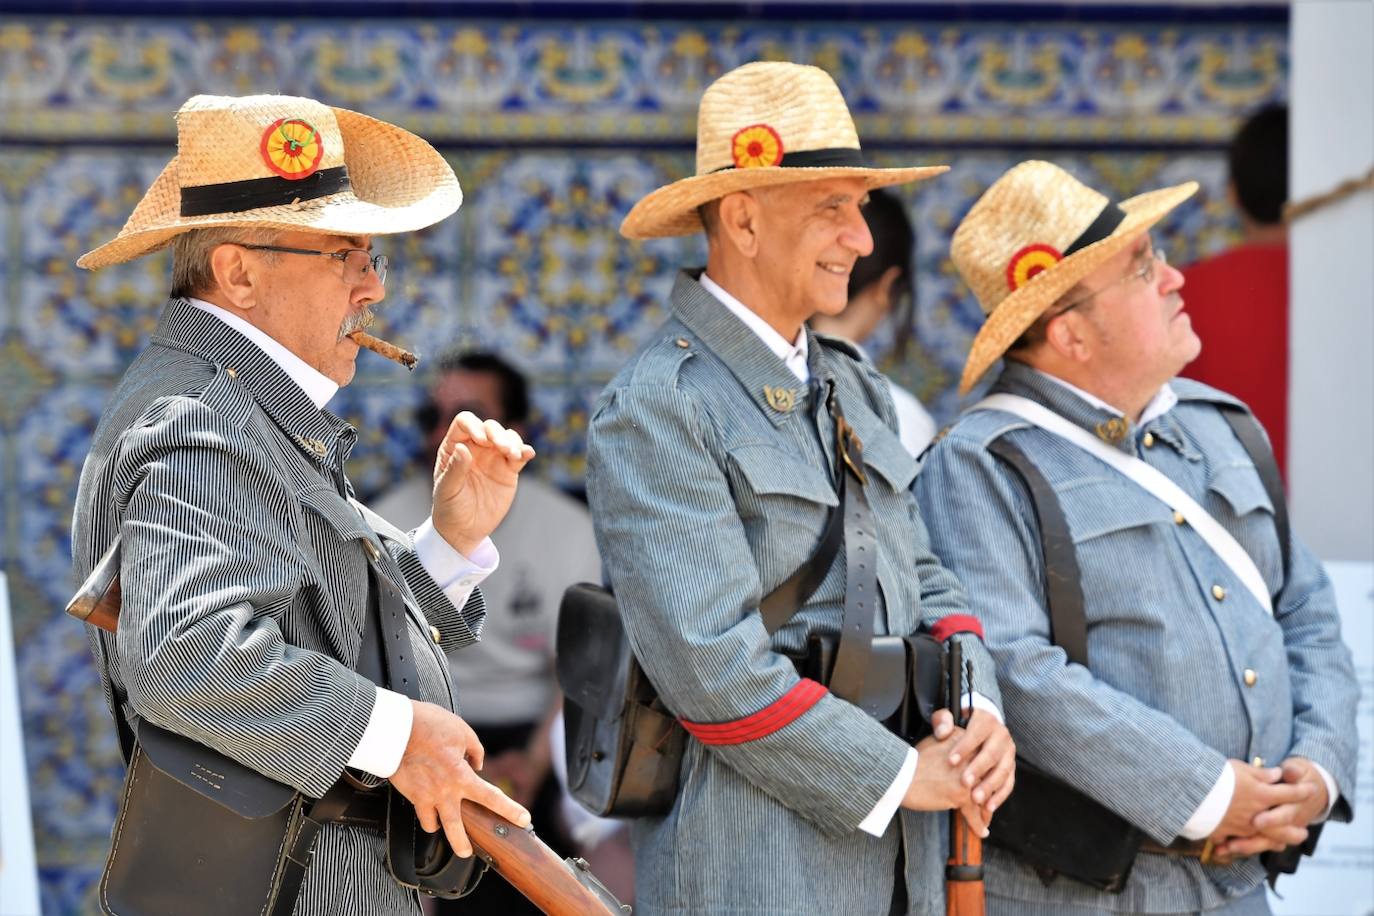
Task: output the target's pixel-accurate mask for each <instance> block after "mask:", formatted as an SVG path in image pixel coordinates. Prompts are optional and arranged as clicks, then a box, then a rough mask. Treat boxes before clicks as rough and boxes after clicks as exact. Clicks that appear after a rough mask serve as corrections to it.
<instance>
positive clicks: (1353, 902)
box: [1269, 563, 1374, 916]
mask: <svg viewBox="0 0 1374 916" xmlns="http://www.w3.org/2000/svg"><path fill="white" fill-rule="evenodd" d="M1326 571H1327V574H1328V575H1330V576H1331V581H1332V583H1333V584H1334V585H1335V586H1336V604H1337V606H1338V607H1339V608H1340V609H1341V636H1342V637H1343V638H1344V639H1345V644H1346V645H1348V646H1349V647H1350V651H1351V652H1353V653H1354V655H1355V675H1356V677H1358V678H1359V680H1360V709H1359V729H1360V759H1359V763H1358V766H1357V770H1356V773H1357V777H1356V785H1355V791H1354V793H1353V795H1354V801H1355V822H1354V823H1353V824H1327V825H1326V827H1325V828H1324V829H1323V830H1322V837H1321V842H1320V843H1319V845H1318V846H1317V854H1316V855H1315V856H1313V857H1312V858H1311V859H1307V860H1306V861H1304V862H1303V863H1302V867H1300V868H1299V869H1298V873H1297V874H1296V875H1285V876H1283V877H1282V878H1280V879H1279V884H1278V892H1279V894H1281V895H1282V896H1283V899H1281V900H1280V899H1276V898H1275V897H1274V896H1273V895H1272V894H1271V895H1270V898H1269V902H1270V905H1271V906H1272V907H1273V910H1274V913H1275V914H1278V916H1374V810H1372V809H1374V563H1327V564H1326ZM1342 788H1343V790H1344V791H1349V790H1345V789H1344V787H1342Z"/></svg>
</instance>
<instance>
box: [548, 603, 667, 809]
mask: <svg viewBox="0 0 1374 916" xmlns="http://www.w3.org/2000/svg"><path fill="white" fill-rule="evenodd" d="M556 658H557V668H558V681H559V684H560V685H561V686H562V688H563V693H564V703H563V717H564V728H565V730H566V734H567V763H568V791H569V792H571V793H572V796H573V797H574V798H576V799H577V800H578V801H579V802H581V803H582V805H583V806H584V807H586V808H587V809H588V810H589V811H592V812H593V813H595V814H600V815H602V816H603V817H649V816H654V815H659V814H666V813H667V812H668V810H669V809H670V808H671V807H672V806H673V799H675V798H676V797H677V788H678V769H679V768H680V766H681V764H682V752H683V749H684V748H685V747H686V746H687V732H686V731H685V730H684V729H683V728H682V726H681V725H680V724H679V723H678V721H677V719H676V718H674V716H673V714H672V713H671V712H670V711H669V710H668V708H667V707H666V706H664V705H663V701H662V700H660V699H659V697H658V692H657V691H656V690H654V687H653V685H652V684H651V683H649V679H648V677H647V676H646V675H645V674H644V669H643V668H641V667H640V665H639V662H638V661H637V660H636V659H635V657H634V653H633V652H631V651H630V643H629V640H627V639H626V638H625V629H624V625H623V623H622V622H621V620H620V610H619V608H617V607H616V603H615V596H614V595H612V594H611V593H610V592H609V591H607V590H606V589H604V588H602V587H601V586H599V585H591V584H589V583H585V582H584V583H581V584H579V585H574V586H573V587H571V588H569V589H568V590H567V592H566V593H564V595H563V603H562V606H561V607H560V608H559V612H558V653H557V656H556Z"/></svg>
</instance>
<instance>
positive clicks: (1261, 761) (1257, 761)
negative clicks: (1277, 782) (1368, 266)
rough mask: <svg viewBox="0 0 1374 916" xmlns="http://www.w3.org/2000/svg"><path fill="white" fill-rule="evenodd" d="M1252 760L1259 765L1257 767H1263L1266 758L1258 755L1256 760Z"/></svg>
mask: <svg viewBox="0 0 1374 916" xmlns="http://www.w3.org/2000/svg"><path fill="white" fill-rule="evenodd" d="M1250 762H1251V763H1253V764H1254V765H1255V766H1257V767H1262V766H1264V758H1263V757H1256V758H1255V759H1254V760H1251V761H1250Z"/></svg>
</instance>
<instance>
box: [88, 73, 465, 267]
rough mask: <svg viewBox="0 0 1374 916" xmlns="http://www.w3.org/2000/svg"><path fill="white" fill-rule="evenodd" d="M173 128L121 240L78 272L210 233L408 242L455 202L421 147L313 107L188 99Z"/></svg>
mask: <svg viewBox="0 0 1374 916" xmlns="http://www.w3.org/2000/svg"><path fill="white" fill-rule="evenodd" d="M176 123H177V154H176V157H175V158H173V159H172V161H171V162H170V163H168V164H167V167H166V168H164V169H163V170H162V174H160V175H159V176H158V177H157V180H156V181H154V182H153V186H152V187H151V188H149V189H148V193H147V194H145V195H144V196H143V200H141V201H140V202H139V204H138V206H137V207H135V208H134V212H133V214H132V215H131V216H130V217H129V220H128V222H126V223H125V224H124V228H123V229H121V230H120V232H119V235H118V236H116V237H115V238H114V239H113V240H112V241H110V242H106V243H105V244H104V245H101V246H100V247H99V248H97V249H95V250H94V251H90V252H87V253H86V254H85V255H83V256H82V257H81V258H80V259H79V260H78V261H77V262H76V263H77V265H78V266H80V267H85V268H89V269H91V270H94V269H96V268H99V267H105V266H107V265H110V264H119V263H122V262H124V261H131V260H133V259H134V258H137V257H141V256H142V255H145V254H148V253H150V252H153V251H157V250H158V249H159V248H162V247H164V246H166V245H167V244H168V243H169V242H171V241H172V239H173V238H175V237H176V236H178V235H180V234H181V233H183V232H187V231H189V230H191V229H203V228H208V227H211V226H245V227H255V228H264V229H288V230H289V229H302V230H309V231H314V232H322V233H326V234H334V235H386V234H389V233H394V232H411V231H414V230H416V229H423V228H424V227H425V226H429V225H432V224H434V223H437V222H439V221H440V220H442V219H444V218H445V217H447V216H449V215H451V214H452V213H453V212H454V211H455V210H457V209H458V206H459V204H461V203H462V202H463V192H462V190H461V189H460V188H459V187H458V179H457V178H456V177H455V176H454V174H453V169H452V168H450V167H449V165H448V163H447V162H445V161H444V158H443V157H442V156H440V155H439V153H438V152H436V151H435V149H434V147H432V146H430V145H429V144H428V143H426V142H425V141H424V140H421V139H420V138H419V137H417V136H415V135H414V134H412V133H410V132H409V131H406V130H402V129H401V128H399V127H395V126H393V125H391V124H387V123H386V122H385V121H378V120H376V119H374V118H369V117H367V116H366V115H361V114H358V113H357V112H353V111H349V110H347V109H344V108H331V107H329V106H327V105H323V104H321V103H320V102H316V101H315V100H313V99H304V98H296V97H293V96H283V95H255V96H243V97H238V98H236V97H229V96H213V95H198V96H193V97H192V98H190V99H188V100H187V102H186V104H185V105H182V106H181V110H180V111H178V112H177V116H176Z"/></svg>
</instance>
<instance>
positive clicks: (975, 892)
mask: <svg viewBox="0 0 1374 916" xmlns="http://www.w3.org/2000/svg"><path fill="white" fill-rule="evenodd" d="M946 651H947V655H946V670H945V675H946V677H947V681H946V683H945V695H946V699H947V702H948V704H949V711H950V712H951V713H953V714H954V721H955V723H957V724H958V725H960V726H965V725H967V724H968V719H966V718H964V710H963V683H962V680H961V679H962V676H963V674H964V661H963V650H962V649H961V648H960V646H959V641H958V640H954V639H952V640H950V641H949V643H948V649H947V650H946ZM968 677H969V683H970V684H972V683H973V662H969V663H968ZM985 905H986V904H985V901H984V896H983V840H982V838H980V837H979V836H978V835H977V834H976V833H974V832H973V828H971V827H969V825H968V821H966V820H964V816H963V815H962V814H960V813H959V811H958V809H955V810H953V811H951V812H950V813H949V861H947V862H946V863H945V914H946V916H983V913H984V907H985Z"/></svg>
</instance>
